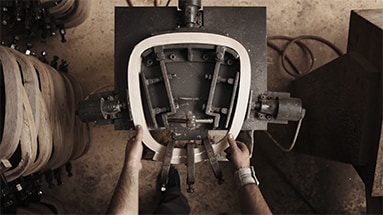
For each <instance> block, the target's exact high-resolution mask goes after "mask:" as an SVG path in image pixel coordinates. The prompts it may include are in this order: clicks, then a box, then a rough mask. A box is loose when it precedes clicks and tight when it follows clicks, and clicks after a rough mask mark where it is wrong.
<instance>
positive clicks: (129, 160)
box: [125, 125, 143, 170]
mask: <svg viewBox="0 0 383 215" xmlns="http://www.w3.org/2000/svg"><path fill="white" fill-rule="evenodd" d="M136 130H137V134H136V136H135V137H132V138H130V139H129V141H128V144H127V145H126V152H125V162H126V165H128V167H132V168H136V169H138V170H141V169H142V163H141V157H142V151H143V146H142V135H143V131H142V127H141V126H140V125H137V126H136Z"/></svg>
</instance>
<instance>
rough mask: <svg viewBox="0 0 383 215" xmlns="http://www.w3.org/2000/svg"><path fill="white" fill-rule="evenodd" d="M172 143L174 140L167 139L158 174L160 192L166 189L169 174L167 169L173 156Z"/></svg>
mask: <svg viewBox="0 0 383 215" xmlns="http://www.w3.org/2000/svg"><path fill="white" fill-rule="evenodd" d="M174 145H175V143H174V141H169V142H168V145H167V146H166V150H165V157H164V161H163V163H162V169H161V176H160V184H161V191H162V192H164V191H166V184H167V183H168V174H169V169H170V165H171V160H172V156H173V149H174Z"/></svg>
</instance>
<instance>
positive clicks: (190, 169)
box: [186, 141, 195, 193]
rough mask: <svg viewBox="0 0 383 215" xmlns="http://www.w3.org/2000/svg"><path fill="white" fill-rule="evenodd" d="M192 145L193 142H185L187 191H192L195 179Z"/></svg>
mask: <svg viewBox="0 0 383 215" xmlns="http://www.w3.org/2000/svg"><path fill="white" fill-rule="evenodd" d="M194 145H195V142H194V141H192V142H188V143H187V146H186V147H187V148H186V153H187V163H186V165H187V184H188V189H187V192H188V193H194V188H193V184H194V181H195V179H194V178H195V177H194V176H195V162H194Z"/></svg>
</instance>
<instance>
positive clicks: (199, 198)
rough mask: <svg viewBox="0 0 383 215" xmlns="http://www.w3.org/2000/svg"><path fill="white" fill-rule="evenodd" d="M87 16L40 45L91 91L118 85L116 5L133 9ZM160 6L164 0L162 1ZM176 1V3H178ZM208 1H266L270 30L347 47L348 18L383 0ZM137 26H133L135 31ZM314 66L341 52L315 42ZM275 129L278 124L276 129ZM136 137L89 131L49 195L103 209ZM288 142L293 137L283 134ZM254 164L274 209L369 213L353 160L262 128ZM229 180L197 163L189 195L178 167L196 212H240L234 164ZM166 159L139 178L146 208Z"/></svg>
mask: <svg viewBox="0 0 383 215" xmlns="http://www.w3.org/2000/svg"><path fill="white" fill-rule="evenodd" d="M91 1H92V5H91V7H90V10H91V11H90V16H89V18H88V19H87V20H86V21H85V22H84V23H83V24H81V25H80V26H78V27H76V28H72V29H68V30H67V35H66V37H67V40H68V42H67V43H60V40H59V38H58V37H56V38H49V39H48V41H47V43H46V44H41V43H39V42H35V43H34V46H35V48H34V50H35V52H36V53H39V51H40V50H43V49H45V50H46V51H47V52H48V54H49V55H48V58H49V59H51V58H52V56H53V55H54V54H55V55H58V56H59V57H60V58H64V59H66V60H67V61H68V62H69V71H70V73H72V74H73V75H74V76H75V77H76V78H77V79H78V80H79V81H80V82H81V84H82V86H83V88H84V90H85V93H86V94H89V93H90V92H92V91H93V90H95V89H97V88H100V87H103V86H106V85H113V82H114V7H115V6H127V3H126V1H124V0H113V1H112V0H110V1H105V0H91ZM132 2H133V4H134V5H135V6H152V5H153V1H151V0H132ZM159 2H160V4H161V5H165V4H166V2H167V1H166V0H160V1H159ZM176 2H177V1H176V0H173V1H172V3H171V6H174V5H176ZM202 3H203V5H204V6H266V7H267V33H268V35H270V36H271V35H288V36H299V35H306V34H311V35H316V36H321V37H324V38H326V39H327V40H329V41H332V42H334V43H335V44H336V45H337V46H339V47H340V48H341V49H342V50H344V51H345V50H346V46H347V36H348V27H349V24H348V23H349V16H350V11H351V10H352V9H367V8H368V9H371V8H382V7H383V1H381V0H347V1H340V0H334V1H329V0H322V1H319V0H315V1H313V0H278V1H277V0H267V1H266V0H263V1H261V0H237V1H231V0H203V1H202ZM132 30H133V29H132ZM312 45H313V46H314V49H315V50H316V53H317V55H316V56H319V57H317V59H316V66H319V65H320V64H323V63H325V62H327V61H329V60H331V59H332V58H334V57H335V55H333V54H332V53H331V52H330V51H328V50H327V49H326V48H324V47H323V46H321V45H320V44H316V43H312ZM268 70H269V71H268V74H269V81H268V86H269V90H274V91H286V90H289V84H290V83H291V80H292V78H291V77H289V76H288V75H286V74H285V73H284V72H283V71H282V70H281V66H280V64H279V56H278V55H277V54H276V53H275V52H274V51H271V50H269V53H268ZM271 129H274V130H272V131H275V129H277V128H271ZM132 135H133V134H132V133H131V132H128V131H114V128H113V126H104V127H100V128H91V138H92V140H91V141H92V145H91V147H90V150H89V152H88V153H87V154H86V155H85V156H83V157H81V158H80V159H78V160H76V161H73V162H72V164H73V174H74V176H73V177H72V178H68V177H66V176H65V177H63V181H64V184H63V185H62V186H60V187H57V186H56V187H55V188H53V189H49V188H47V186H46V184H45V185H44V191H45V193H48V194H51V195H55V196H56V197H57V198H58V199H60V200H61V201H62V202H63V204H64V207H65V209H66V212H67V213H68V214H84V213H85V214H96V213H105V211H106V209H107V206H108V204H109V200H110V198H111V196H112V193H113V191H114V187H115V185H116V183H117V180H118V177H119V174H120V171H121V169H122V160H123V157H124V154H123V153H124V148H125V144H126V141H127V139H128V138H129V137H130V136H132ZM281 138H284V141H286V142H287V141H289V140H290V139H289V138H290V137H281ZM252 163H253V165H254V166H255V169H256V172H257V175H258V177H259V179H260V181H261V185H260V188H261V190H262V192H263V194H264V197H265V199H266V201H267V202H268V203H269V205H270V208H271V210H272V211H273V212H274V213H290V214H295V213H323V214H328V213H332V214H338V213H346V214H349V213H356V214H360V213H365V212H366V202H365V199H364V186H363V183H362V181H361V179H360V178H359V176H358V175H357V174H356V172H355V171H354V169H353V168H352V166H351V165H347V164H343V163H338V162H333V161H327V160H323V159H320V158H315V157H311V156H307V155H303V154H297V153H283V152H281V151H280V150H279V149H278V148H277V147H276V146H275V145H273V143H272V142H271V141H270V140H269V139H267V137H266V135H265V134H263V133H262V132H256V134H255V148H254V156H253V159H252ZM221 165H222V168H223V174H224V178H225V183H224V184H222V185H218V184H217V183H216V179H215V178H214V175H213V173H212V171H211V168H210V166H209V164H208V163H206V162H204V163H199V164H197V165H196V185H195V188H196V192H195V193H194V194H188V193H186V184H185V181H186V168H185V166H184V165H179V166H177V168H179V169H180V173H181V181H182V191H184V192H185V195H186V196H187V198H188V199H189V203H190V205H191V210H192V211H191V212H192V213H193V214H226V213H229V214H237V213H239V212H240V208H239V203H238V199H237V194H236V192H235V190H234V186H233V183H232V179H231V174H232V169H231V166H230V164H229V163H222V164H221ZM160 167H161V163H158V162H152V161H143V170H142V172H141V176H140V211H141V213H144V214H145V213H151V212H152V211H153V210H154V209H155V202H156V201H157V194H158V192H157V191H156V190H155V187H156V178H157V176H158V174H159V171H160Z"/></svg>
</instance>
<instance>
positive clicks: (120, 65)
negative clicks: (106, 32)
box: [77, 0, 304, 192]
mask: <svg viewBox="0 0 383 215" xmlns="http://www.w3.org/2000/svg"><path fill="white" fill-rule="evenodd" d="M223 15H224V17H223ZM115 16H116V17H115V20H116V22H115V89H114V91H113V92H104V93H99V94H95V95H90V96H89V99H87V100H84V101H82V102H81V103H80V105H79V109H78V111H77V113H78V115H79V117H80V119H81V120H82V121H84V122H93V123H94V125H105V124H112V123H114V125H115V129H116V130H129V129H133V128H134V125H135V124H141V125H142V126H143V130H144V138H143V142H144V144H145V146H146V147H147V148H148V150H150V151H152V153H151V155H152V156H151V157H150V159H153V160H158V161H163V167H162V170H161V182H162V184H163V185H164V184H166V177H167V173H168V171H169V168H170V165H171V164H182V163H184V164H187V166H188V169H187V173H188V177H187V184H188V192H193V191H194V189H193V184H194V182H195V179H194V168H195V165H194V164H195V163H197V162H201V161H204V160H209V161H210V163H211V165H212V169H213V172H214V175H215V176H216V177H217V179H218V181H219V183H222V182H223V178H222V171H221V169H220V167H219V163H218V161H220V160H222V158H223V157H224V152H223V151H224V150H225V149H226V148H227V147H229V144H228V143H227V138H226V137H227V135H228V133H231V134H232V135H233V136H234V137H237V136H238V135H239V133H240V131H246V132H249V133H251V132H252V131H254V130H267V124H268V123H282V124H285V123H287V122H288V121H289V120H293V121H298V120H301V118H302V117H303V113H304V109H303V108H302V103H301V101H300V100H299V99H295V98H291V97H290V94H289V93H277V92H268V91H267V67H266V8H264V7H246V8H245V7H203V9H201V1H200V0H180V1H179V10H177V8H171V7H162V8H134V7H133V8H129V7H117V8H116V9H115ZM153 17H161V19H153ZM131 29H135V30H134V31H132V30H131ZM158 131H159V132H168V133H169V132H170V134H171V137H170V138H169V139H170V140H169V141H163V142H161V141H158V140H157V139H156V138H155V135H153V133H155V132H158ZM247 136H248V137H250V138H251V140H249V141H246V142H248V144H249V149H250V151H252V135H247Z"/></svg>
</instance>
